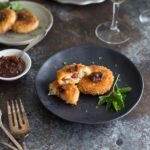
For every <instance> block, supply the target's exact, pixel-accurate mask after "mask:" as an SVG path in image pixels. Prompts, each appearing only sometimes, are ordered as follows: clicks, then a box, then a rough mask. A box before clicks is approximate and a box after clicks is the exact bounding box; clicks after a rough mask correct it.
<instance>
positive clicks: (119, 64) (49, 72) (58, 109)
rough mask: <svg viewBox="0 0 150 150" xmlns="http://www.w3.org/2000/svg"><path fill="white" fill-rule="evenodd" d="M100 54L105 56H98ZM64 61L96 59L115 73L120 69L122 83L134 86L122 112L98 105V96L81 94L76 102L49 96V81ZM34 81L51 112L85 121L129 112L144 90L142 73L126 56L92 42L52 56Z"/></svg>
mask: <svg viewBox="0 0 150 150" xmlns="http://www.w3.org/2000/svg"><path fill="white" fill-rule="evenodd" d="M99 57H101V58H102V59H101V60H99ZM63 62H67V63H68V64H72V63H82V64H84V65H91V63H94V62H95V64H96V65H103V66H105V67H107V68H109V69H111V70H112V71H113V73H114V75H115V74H116V73H119V74H120V79H121V81H120V82H119V83H118V84H119V87H124V86H131V87H132V88H133V90H132V91H131V92H129V93H128V94H127V97H126V100H125V108H124V109H123V110H121V111H119V112H115V111H111V110H106V109H105V105H103V106H99V108H97V107H96V106H97V102H98V96H91V95H83V94H80V99H79V102H78V105H77V106H71V105H69V104H65V102H64V101H62V100H60V99H59V98H58V97H56V96H48V84H49V83H50V82H52V81H54V80H56V71H57V70H58V69H60V68H62V67H63ZM115 77H116V75H115ZM35 85H36V90H37V94H38V96H39V98H40V101H41V102H42V104H43V105H44V106H45V107H46V108H47V109H48V110H49V111H50V112H52V113H53V114H55V115H57V116H58V117H60V118H62V119H65V120H68V121H72V122H78V123H85V124H98V123H105V122H107V121H111V120H114V119H118V118H120V117H123V116H125V115H127V114H128V113H129V112H130V111H131V110H132V109H133V108H134V107H135V105H136V104H137V103H138V102H139V100H140V98H141V95H142V92H143V79H142V76H141V74H140V72H139V71H138V69H137V68H136V66H135V65H134V64H133V63H132V62H131V61H130V60H129V59H128V58H127V57H125V56H124V55H122V54H121V53H119V52H117V51H114V50H111V49H108V48H104V47H100V46H91V45H90V46H80V47H73V48H69V49H66V50H63V51H60V52H58V53H56V54H55V55H53V56H52V57H50V58H49V59H48V60H47V61H46V62H45V63H44V64H43V65H42V67H41V68H40V70H39V72H38V74H37V76H36V81H35Z"/></svg>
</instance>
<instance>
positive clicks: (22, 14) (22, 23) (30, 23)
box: [12, 9, 39, 34]
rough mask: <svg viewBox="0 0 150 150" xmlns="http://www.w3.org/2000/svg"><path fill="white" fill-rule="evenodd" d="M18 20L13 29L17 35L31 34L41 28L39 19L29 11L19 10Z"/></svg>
mask: <svg viewBox="0 0 150 150" xmlns="http://www.w3.org/2000/svg"><path fill="white" fill-rule="evenodd" d="M16 14H17V20H16V22H15V24H14V25H13V27H12V30H13V31H14V32H17V33H22V34H25V33H29V32H31V31H34V30H35V29H37V28H38V26H39V20H38V18H37V17H36V16H35V15H34V14H33V13H31V12H30V11H28V10H25V9H24V10H19V11H17V12H16Z"/></svg>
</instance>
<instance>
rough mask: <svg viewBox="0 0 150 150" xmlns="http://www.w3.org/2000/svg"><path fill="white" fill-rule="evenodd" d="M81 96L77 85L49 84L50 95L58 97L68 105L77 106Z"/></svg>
mask: <svg viewBox="0 0 150 150" xmlns="http://www.w3.org/2000/svg"><path fill="white" fill-rule="evenodd" d="M79 94H80V92H79V90H78V88H77V86H76V85H75V84H64V85H59V84H58V82H57V81H54V82H52V83H50V84H49V94H48V95H57V96H58V97H60V98H61V99H62V100H64V101H65V102H66V103H67V104H72V105H77V102H78V100H79Z"/></svg>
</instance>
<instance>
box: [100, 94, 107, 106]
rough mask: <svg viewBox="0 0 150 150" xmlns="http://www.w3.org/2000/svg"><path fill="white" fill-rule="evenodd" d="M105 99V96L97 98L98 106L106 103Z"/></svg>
mask: <svg viewBox="0 0 150 150" xmlns="http://www.w3.org/2000/svg"><path fill="white" fill-rule="evenodd" d="M106 99H107V97H106V96H99V101H98V105H102V104H104V103H105V102H106Z"/></svg>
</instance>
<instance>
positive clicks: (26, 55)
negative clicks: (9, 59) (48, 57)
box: [0, 48, 32, 81]
mask: <svg viewBox="0 0 150 150" xmlns="http://www.w3.org/2000/svg"><path fill="white" fill-rule="evenodd" d="M4 51H5V52H6V51H8V52H9V51H10V52H12V53H13V51H15V52H17V51H18V52H21V50H20V49H14V48H12V49H4V50H1V51H0V54H2V53H3V52H4ZM11 55H13V54H11ZM11 55H10V56H11ZM24 55H25V57H26V58H27V60H28V61H29V62H28V63H29V66H28V67H27V68H25V70H24V71H23V72H22V73H21V74H19V75H18V76H15V77H10V78H5V77H0V80H4V81H14V80H17V79H19V78H21V77H23V76H24V75H26V74H27V73H28V71H29V70H30V68H31V64H32V61H31V58H30V56H29V55H28V54H27V53H26V52H25V54H24ZM7 56H9V55H7ZM23 60H24V62H25V63H26V62H27V61H26V60H25V59H23Z"/></svg>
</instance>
